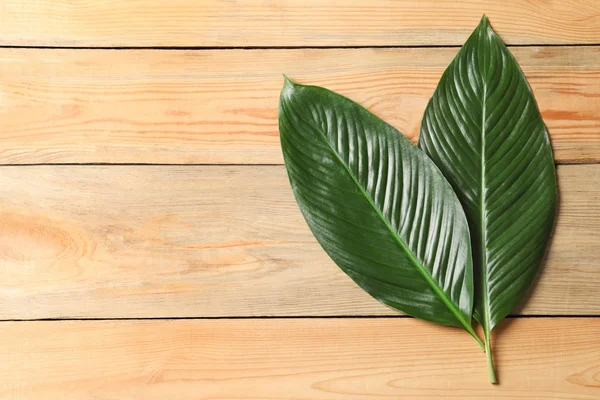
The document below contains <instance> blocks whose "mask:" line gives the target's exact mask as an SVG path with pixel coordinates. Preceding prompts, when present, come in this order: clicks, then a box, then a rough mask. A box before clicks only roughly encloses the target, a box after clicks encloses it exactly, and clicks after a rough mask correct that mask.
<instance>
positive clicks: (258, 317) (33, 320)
mask: <svg viewBox="0 0 600 400" xmlns="http://www.w3.org/2000/svg"><path fill="white" fill-rule="evenodd" d="M507 318H509V319H524V318H530V319H575V318H579V319H594V318H596V319H600V315H510V316H508V317H507ZM221 319H229V320H238V319H241V320H246V319H248V320H250V319H416V318H414V317H411V316H409V315H319V316H316V315H315V316H313V315H297V316H292V315H281V316H276V315H263V316H231V317H226V316H224V317H114V318H108V317H107V318H103V317H99V318H93V317H91V318H69V317H64V318H32V319H27V318H23V319H20V318H17V319H0V323H2V322H55V321H169V320H175V321H176V320H221Z"/></svg>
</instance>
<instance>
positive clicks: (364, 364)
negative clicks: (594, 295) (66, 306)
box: [0, 318, 600, 400]
mask: <svg viewBox="0 0 600 400" xmlns="http://www.w3.org/2000/svg"><path fill="white" fill-rule="evenodd" d="M0 326H1V328H2V329H0V356H1V357H2V360H3V361H2V363H1V364H0V397H2V398H7V399H8V398H10V399H29V400H35V399H40V400H42V399H43V400H46V399H61V400H76V399H77V400H80V399H120V400H133V399H144V400H153V399H156V400H159V399H160V400H163V399H173V398H175V399H179V400H186V399H190V400H192V399H194V400H198V399H217V398H218V399H248V400H250V399H252V400H258V399H265V400H266V399H281V400H285V399H289V400H292V399H294V400H296V399H306V400H309V399H315V400H317V399H318V400H337V399H359V398H361V399H362V398H365V399H367V398H368V399H390V398H408V399H421V398H422V399H439V398H443V399H461V400H463V399H465V398H475V399H503V400H507V399H524V398H527V399H532V400H548V399H562V400H576V399H578V400H584V399H585V400H594V399H598V398H600V385H599V382H598V373H599V371H600V340H599V338H600V319H597V318H596V319H577V318H575V319H571V318H558V319H556V318H552V319H528V318H525V319H513V320H507V321H506V322H504V323H502V324H501V325H500V326H499V327H498V330H497V331H495V333H497V336H496V337H497V339H495V340H493V341H494V351H495V356H496V363H497V366H498V368H497V369H498V378H499V380H500V385H491V384H489V383H488V380H487V369H486V365H485V356H484V354H483V353H482V352H481V350H480V349H479V348H478V347H477V345H476V344H475V343H474V341H473V340H472V339H471V338H470V337H469V336H468V335H467V334H466V333H464V332H463V331H461V330H458V329H453V328H446V327H441V326H437V325H433V324H429V323H426V322H423V321H418V320H415V319H366V320H365V319H347V318H346V319H345V318H342V319H316V320H315V319H310V320H307V319H303V320H302V319H301V320H281V319H274V320H204V321H202V320H200V321H198V320H195V321H194V320H191V321H181V320H180V321H62V322H56V321H55V322H18V323H15V322H12V323H10V322H5V323H2V324H1V325H0ZM574 327H576V329H574Z"/></svg>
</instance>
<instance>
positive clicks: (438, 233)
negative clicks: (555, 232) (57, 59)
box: [279, 78, 481, 343]
mask: <svg viewBox="0 0 600 400" xmlns="http://www.w3.org/2000/svg"><path fill="white" fill-rule="evenodd" d="M279 131H280V136H281V146H282V149H283V155H284V158H285V165H286V167H287V171H288V175H289V178H290V182H291V185H292V189H293V192H294V195H295V196H296V200H297V202H298V205H299V206H300V210H301V211H302V213H303V215H304V218H305V219H306V221H307V223H308V225H309V227H310V229H311V230H312V232H313V234H314V235H315V237H316V238H317V240H318V241H319V243H320V244H321V246H322V247H323V248H324V249H325V251H326V252H327V253H328V254H329V256H330V257H331V258H332V259H333V260H334V261H335V262H336V263H337V265H338V266H340V268H341V269H342V270H343V271H344V272H345V273H346V274H348V275H349V276H350V277H351V278H352V279H353V280H354V281H355V282H356V283H357V284H358V285H359V286H360V287H362V288H363V289H364V290H365V291H367V292H368V293H369V294H371V295H372V296H373V297H375V298H376V299H377V300H379V301H381V302H382V303H384V304H386V305H388V306H390V307H393V308H395V309H398V310H401V311H404V312H406V313H408V314H410V315H413V316H415V317H418V318H422V319H424V320H428V321H432V322H436V323H439V324H444V325H452V326H458V327H463V328H465V329H466V330H467V331H468V332H469V333H471V334H472V335H473V336H474V337H476V335H475V334H474V333H473V330H472V328H471V313H472V307H473V283H472V260H471V246H470V240H469V230H468V223H467V220H466V217H465V215H464V211H463V210H462V207H461V205H460V203H459V201H458V199H457V197H456V195H455V194H454V192H453V190H452V187H451V186H450V184H449V183H448V182H447V181H446V179H445V178H444V177H443V175H442V174H441V172H440V171H439V170H438V168H437V167H436V166H435V165H434V163H433V162H431V160H430V159H429V158H428V157H427V156H426V155H425V153H423V152H422V151H420V150H419V149H418V148H417V147H415V146H414V145H413V144H412V143H410V141H408V140H407V139H406V138H405V137H404V136H403V135H402V134H400V132H398V131H397V130H396V129H394V128H393V127H392V126H390V125H388V124H386V123H385V122H384V121H382V120H381V119H379V118H377V117H376V116H375V115H373V114H371V113H370V112H369V111H367V110H366V109H364V108H363V107H361V106H359V105H358V104H356V103H354V102H352V101H351V100H349V99H347V98H345V97H343V96H340V95H338V94H336V93H333V92H331V91H329V90H326V89H323V88H319V87H315V86H302V85H297V84H295V83H293V82H291V81H290V80H288V79H287V78H286V81H285V85H284V87H283V90H282V92H281V98H280V103H279ZM349 301H352V300H351V299H349ZM477 340H479V339H477ZM480 343H481V342H480Z"/></svg>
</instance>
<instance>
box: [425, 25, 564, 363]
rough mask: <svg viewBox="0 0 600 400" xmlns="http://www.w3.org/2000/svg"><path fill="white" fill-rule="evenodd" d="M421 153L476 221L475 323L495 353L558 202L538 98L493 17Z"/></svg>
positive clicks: (468, 52) (436, 102)
mask: <svg viewBox="0 0 600 400" xmlns="http://www.w3.org/2000/svg"><path fill="white" fill-rule="evenodd" d="M419 147H420V148H421V149H423V150H424V151H425V152H426V153H427V154H428V155H429V156H430V157H431V158H432V159H433V161H434V162H435V163H436V164H437V166H438V167H439V168H440V170H441V171H442V172H443V173H444V175H445V176H446V178H448V181H450V183H451V184H452V186H453V188H454V190H455V191H456V194H457V195H458V197H459V199H460V201H461V203H462V205H463V207H464V209H465V212H466V214H467V219H468V220H469V227H470V231H471V238H472V247H473V264H474V274H475V318H476V319H477V320H478V321H479V322H480V323H481V324H482V326H483V330H484V333H485V336H486V345H487V347H488V348H489V335H490V331H491V330H492V329H493V328H494V326H496V324H498V322H500V321H501V320H502V319H503V318H504V317H506V316H507V315H508V314H509V313H510V312H511V310H512V309H513V308H514V307H515V305H517V303H519V301H520V300H521V298H522V297H523V295H524V293H525V292H526V290H527V288H528V287H529V286H530V283H531V281H532V279H533V277H534V276H535V274H536V270H537V268H538V266H539V265H540V262H541V260H542V258H543V256H544V251H545V249H546V245H547V243H548V239H549V236H550V232H551V230H552V225H553V221H554V216H555V210H556V197H557V196H556V177H555V168H554V161H553V158H552V149H551V147H550V142H549V139H548V133H547V131H546V127H545V125H544V123H543V121H542V118H541V115H540V113H539V111H538V108H537V105H536V102H535V99H534V97H533V94H532V92H531V89H530V88H529V85H528V84H527V81H526V79H525V77H524V75H523V73H522V72H521V70H520V68H519V66H518V64H517V63H516V61H515V59H514V58H513V56H512V55H511V53H510V52H509V50H508V49H507V48H506V46H505V45H504V43H503V42H502V40H501V39H500V38H499V37H498V36H497V35H496V34H495V33H494V31H493V30H492V28H491V27H490V26H489V24H488V21H487V18H486V17H485V16H484V17H483V18H482V20H481V23H480V24H479V26H478V27H477V29H475V31H474V32H473V34H472V35H471V36H470V37H469V39H468V40H467V42H466V43H465V44H464V45H463V47H462V48H461V49H460V51H459V52H458V55H457V56H456V58H455V59H454V60H453V61H452V63H451V64H450V65H449V66H448V68H447V69H446V71H445V72H444V74H443V76H442V78H441V80H440V83H439V85H438V87H437V89H436V90H435V92H434V94H433V97H432V98H431V100H430V101H429V104H428V105H427V108H426V110H425V116H424V117H423V122H422V125H421V134H420V138H419ZM489 353H490V352H489V351H488V354H489ZM490 357H491V356H490ZM489 362H490V363H491V359H489Z"/></svg>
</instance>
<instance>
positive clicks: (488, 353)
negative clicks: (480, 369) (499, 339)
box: [485, 334, 498, 383]
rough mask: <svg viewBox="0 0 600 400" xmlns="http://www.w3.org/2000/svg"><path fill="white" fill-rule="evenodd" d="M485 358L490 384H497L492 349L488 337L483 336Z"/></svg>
mask: <svg viewBox="0 0 600 400" xmlns="http://www.w3.org/2000/svg"><path fill="white" fill-rule="evenodd" d="M485 358H486V359H487V367H488V375H489V377H490V383H498V380H497V379H496V371H494V361H493V360H492V349H491V348H490V335H489V334H487V335H485Z"/></svg>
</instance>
